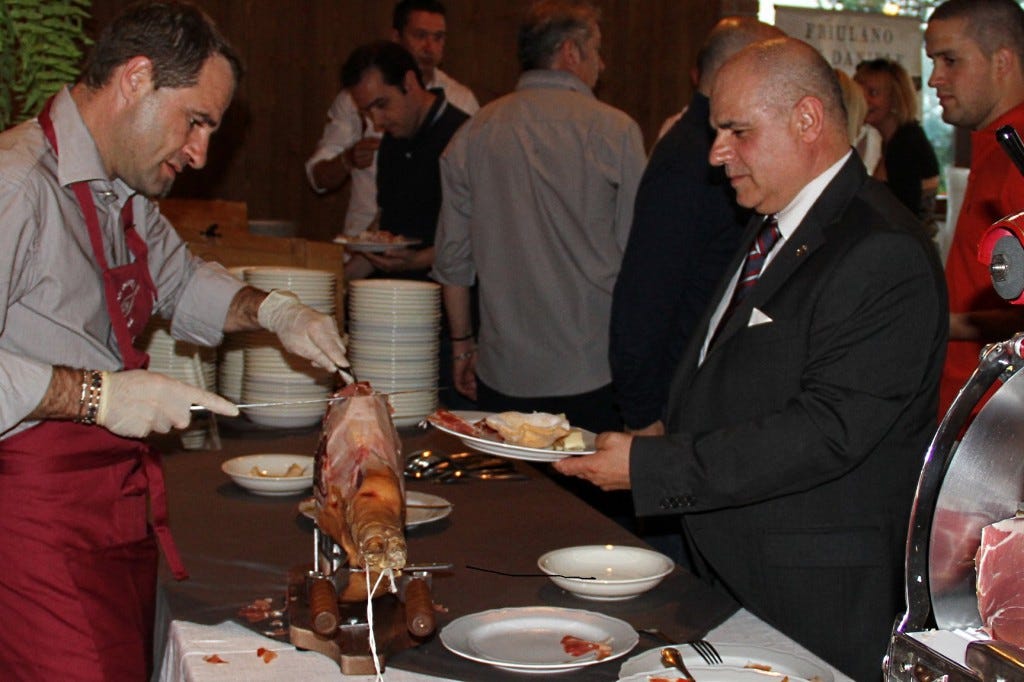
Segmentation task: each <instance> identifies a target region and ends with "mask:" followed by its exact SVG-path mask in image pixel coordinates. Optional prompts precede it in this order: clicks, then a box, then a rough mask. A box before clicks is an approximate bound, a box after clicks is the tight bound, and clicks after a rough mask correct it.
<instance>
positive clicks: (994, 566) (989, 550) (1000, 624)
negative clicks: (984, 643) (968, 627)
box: [975, 517, 1024, 647]
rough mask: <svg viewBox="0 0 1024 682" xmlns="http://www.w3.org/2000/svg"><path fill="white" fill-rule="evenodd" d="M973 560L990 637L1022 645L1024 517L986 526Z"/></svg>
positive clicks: (1023, 631)
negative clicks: (976, 569)
mask: <svg viewBox="0 0 1024 682" xmlns="http://www.w3.org/2000/svg"><path fill="white" fill-rule="evenodd" d="M975 561H976V563H977V568H978V613H979V614H980V615H981V620H982V622H983V623H984V625H985V629H986V630H988V633H989V634H990V635H991V636H992V638H993V639H998V640H1001V641H1003V642H1009V643H1010V644H1014V645H1016V646H1019V647H1024V591H1022V589H1021V586H1022V585H1024V518H1021V517H1014V518H1009V519H1004V520H1002V521H999V522H997V523H993V524H991V525H989V526H985V527H984V528H983V529H982V531H981V546H980V547H979V548H978V555H977V558H976V560H975Z"/></svg>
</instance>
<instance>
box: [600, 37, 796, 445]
mask: <svg viewBox="0 0 1024 682" xmlns="http://www.w3.org/2000/svg"><path fill="white" fill-rule="evenodd" d="M782 35H784V34H783V33H782V31H780V30H779V29H777V28H775V27H774V26H770V25H768V24H763V23H761V22H760V21H757V20H756V19H753V18H751V17H727V18H725V19H722V20H721V21H719V22H718V24H716V25H715V27H714V28H713V29H712V30H711V33H710V35H709V36H708V38H707V40H706V41H705V42H704V45H703V47H701V50H700V53H699V54H698V55H697V72H698V74H697V76H698V82H697V92H696V93H695V94H694V96H693V99H692V100H691V101H690V104H689V106H688V107H687V108H686V111H685V112H684V113H683V115H682V118H681V119H680V120H678V121H676V123H675V124H674V125H673V126H672V127H671V128H670V129H669V131H668V132H667V133H666V134H665V136H664V137H663V138H661V140H659V141H658V144H657V145H656V146H655V147H654V151H653V152H652V153H651V159H650V161H649V162H648V164H647V168H646V169H645V170H644V175H643V178H642V179H641V180H640V187H639V189H638V190H637V193H636V203H635V208H634V209H633V228H632V230H631V231H630V234H629V243H628V244H627V245H626V253H625V256H624V257H623V259H622V269H621V270H620V271H619V277H618V279H617V280H616V282H615V291H614V294H613V296H612V321H611V342H610V348H609V356H610V360H611V367H612V383H613V385H614V387H615V393H616V400H617V402H618V404H619V409H620V410H621V411H622V417H623V421H624V422H625V424H626V428H627V429H629V430H630V431H631V432H633V433H636V434H643V435H660V434H662V433H664V424H663V423H662V413H663V412H664V410H665V401H666V398H667V397H668V386H669V382H670V381H671V379H672V371H673V370H674V369H675V367H676V365H678V364H679V359H680V357H681V356H682V354H683V350H684V349H685V348H686V344H687V342H688V341H689V340H690V335H691V334H692V333H693V329H694V327H696V326H697V323H698V322H700V317H701V315H703V314H704V308H705V307H707V304H708V300H709V299H710V297H711V294H712V293H714V290H715V285H716V284H718V280H719V279H721V277H722V273H723V272H724V270H725V266H726V265H728V263H729V261H730V260H731V259H732V255H733V253H734V252H735V251H736V247H737V246H738V245H739V241H740V236H741V235H742V234H743V228H744V226H745V225H746V224H747V220H748V219H749V218H750V212H749V211H748V210H746V209H744V208H743V207H741V206H738V205H737V204H736V193H735V192H734V191H733V190H732V187H730V186H729V179H728V178H726V177H725V173H724V172H723V171H722V169H721V168H715V167H713V166H711V164H709V163H708V152H709V151H710V150H711V143H712V142H713V141H714V139H715V131H714V130H713V129H712V128H711V122H710V121H709V117H710V100H709V99H708V98H709V97H710V96H711V87H712V84H713V83H714V79H715V74H717V73H718V68H719V67H720V66H721V65H722V64H723V63H724V62H725V60H726V59H728V58H729V57H731V56H732V55H734V54H736V53H737V52H738V51H740V50H741V49H742V48H744V47H746V46H747V45H749V44H751V43H754V42H757V41H759V40H767V39H768V38H777V37H781V36H782Z"/></svg>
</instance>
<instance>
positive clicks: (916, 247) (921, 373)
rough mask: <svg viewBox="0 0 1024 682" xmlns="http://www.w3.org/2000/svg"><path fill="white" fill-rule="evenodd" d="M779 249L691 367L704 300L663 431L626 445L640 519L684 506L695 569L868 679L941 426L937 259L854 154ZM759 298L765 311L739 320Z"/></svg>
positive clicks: (942, 304)
mask: <svg viewBox="0 0 1024 682" xmlns="http://www.w3.org/2000/svg"><path fill="white" fill-rule="evenodd" d="M753 222H754V223H758V221H753ZM758 228H759V223H758V224H752V225H751V227H750V228H749V229H748V231H747V234H746V236H745V238H744V240H743V244H744V246H743V247H742V248H741V251H740V253H737V255H736V257H735V259H734V260H733V263H732V265H731V266H730V268H729V269H727V272H728V273H732V272H735V270H736V269H738V268H739V265H740V262H741V261H742V259H743V257H744V252H745V251H746V250H747V248H749V244H750V243H751V242H752V240H753V238H754V236H755V234H756V231H757V229H758ZM780 249H781V250H780V251H779V252H778V253H777V254H776V256H775V258H774V260H773V261H772V262H771V263H770V264H769V266H768V267H767V269H766V270H765V271H764V273H763V274H762V276H761V279H760V280H759V281H758V282H757V283H756V284H755V286H754V288H753V289H752V290H751V292H750V293H749V295H748V296H747V297H746V299H745V300H744V301H743V303H742V304H740V305H739V307H738V308H737V309H736V310H735V312H734V313H733V315H732V316H731V317H730V318H729V321H728V322H727V323H726V325H725V327H724V328H723V330H722V331H721V333H720V334H719V338H718V339H717V340H716V342H715V345H714V346H712V347H711V348H710V349H709V351H708V354H707V357H706V358H705V361H704V363H703V364H702V365H701V366H700V367H698V365H697V361H698V356H699V352H700V347H701V344H702V343H703V340H704V337H705V334H706V332H707V327H708V321H709V318H710V316H711V313H712V312H713V310H708V311H707V313H706V314H705V317H704V320H703V321H702V323H701V324H700V326H699V327H698V329H697V331H696V332H695V334H694V337H693V340H692V341H691V343H690V345H689V347H688V349H687V351H686V353H685V355H684V357H683V360H682V362H681V364H680V366H679V368H678V370H677V372H676V376H675V379H674V381H673V384H672V389H671V391H670V395H669V404H668V407H667V417H666V426H667V429H668V431H667V432H668V433H669V434H670V435H668V436H666V437H661V438H637V439H635V440H634V442H633V446H632V451H631V457H630V474H631V479H632V486H633V498H634V503H635V505H636V510H637V512H638V514H640V515H642V516H643V515H659V514H670V513H673V514H674V513H679V512H683V513H684V514H685V516H684V522H683V526H684V533H685V535H686V537H687V540H688V542H689V546H690V549H691V551H692V552H693V559H694V563H695V566H694V567H695V569H696V570H697V572H698V573H699V574H701V575H703V576H705V577H707V578H708V579H710V580H712V581H713V582H716V583H717V584H718V585H720V586H722V587H723V588H724V589H726V590H728V591H729V592H730V593H731V594H732V595H733V596H734V597H735V598H737V599H738V600H739V601H740V603H742V604H743V605H744V606H745V607H746V608H748V609H749V610H750V611H752V612H753V613H755V614H757V615H758V616H760V617H761V618H763V619H764V620H766V621H768V622H769V623H771V624H773V625H775V626H776V627H778V628H779V629H780V630H782V631H783V632H785V633H787V634H788V635H790V636H791V637H793V638H794V639H796V640H797V641H799V642H801V643H803V644H804V645H805V646H807V647H808V648H810V649H811V650H813V651H815V652H816V653H818V654H820V655H822V656H823V657H824V658H826V659H827V660H829V661H830V662H832V663H833V664H834V665H836V666H837V667H839V668H840V669H842V670H844V671H845V672H847V674H849V675H851V676H853V677H854V678H855V679H858V680H875V679H878V677H879V669H880V665H881V658H882V655H883V654H884V650H885V646H886V642H887V639H888V635H889V630H890V628H891V626H892V624H893V620H894V618H895V617H896V615H897V614H898V612H899V611H900V610H901V607H902V601H903V600H902V586H903V577H902V567H903V557H904V542H905V538H906V531H907V517H908V511H909V506H910V504H911V501H912V498H913V494H914V487H915V483H916V480H917V475H918V472H919V471H920V467H921V464H922V457H923V454H924V452H925V449H926V446H927V444H928V441H929V439H930V438H931V435H932V432H933V431H934V428H935V406H936V400H937V389H938V380H939V373H940V371H941V368H942V362H943V354H944V349H945V344H946V335H947V328H948V319H947V312H946V293H945V286H944V280H943V276H942V270H941V266H940V265H939V262H938V259H937V257H936V253H935V249H934V248H933V247H932V246H931V244H930V243H928V242H927V240H926V238H925V237H924V236H923V235H922V234H921V232H920V227H919V224H918V222H917V221H916V220H915V218H914V217H913V216H912V215H911V214H910V213H909V212H908V211H907V210H906V209H905V208H904V207H903V206H902V205H900V204H899V202H898V201H897V200H896V199H895V198H894V197H893V196H892V194H891V193H890V192H889V191H888V190H887V189H886V188H885V187H884V186H883V185H881V184H879V183H877V182H875V181H874V180H871V179H869V178H868V177H867V176H866V174H865V172H864V169H863V166H862V164H861V162H860V159H858V158H857V157H856V155H853V156H851V157H850V159H849V160H848V161H847V162H846V164H845V165H844V166H843V167H842V169H841V170H840V172H839V174H838V175H837V176H836V177H835V178H834V179H833V181H832V182H831V183H830V184H829V185H828V187H827V188H826V189H825V191H824V192H823V193H822V195H821V196H820V197H819V198H818V200H817V202H816V203H815V204H814V206H813V207H812V208H811V210H810V212H809V213H808V214H807V216H806V217H805V219H804V220H803V222H802V223H801V224H800V226H799V227H798V228H797V230H796V232H794V234H793V235H792V236H791V237H790V239H788V240H787V241H786V242H785V243H784V244H783V245H782V246H781V247H780ZM725 279H726V280H728V277H726V278H725ZM727 283H728V282H727V281H726V282H722V283H721V284H720V285H719V290H718V292H717V293H716V294H715V296H714V297H713V298H712V301H718V300H719V299H721V297H722V295H723V290H724V288H725V287H726V285H727ZM711 307H712V308H713V306H711ZM755 307H756V308H757V309H758V310H760V311H761V312H762V313H764V314H765V315H767V316H768V317H769V318H771V322H769V323H764V324H758V325H754V326H748V321H749V320H750V317H751V312H752V310H753V309H754V308H755Z"/></svg>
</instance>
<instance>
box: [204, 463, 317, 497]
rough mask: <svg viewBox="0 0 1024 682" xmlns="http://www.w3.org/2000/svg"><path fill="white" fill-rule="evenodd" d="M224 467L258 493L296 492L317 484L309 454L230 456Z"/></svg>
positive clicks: (248, 488) (251, 490) (234, 478)
mask: <svg viewBox="0 0 1024 682" xmlns="http://www.w3.org/2000/svg"><path fill="white" fill-rule="evenodd" d="M220 468H221V471H223V472H224V473H225V474H227V475H228V476H230V477H231V480H232V481H234V482H235V483H236V484H238V485H239V486H241V487H242V488H245V489H246V490H248V491H249V492H251V493H255V494H256V495H271V496H281V495H294V494H296V493H300V492H302V491H303V490H306V489H308V488H309V487H310V486H312V485H313V458H312V457H308V456H306V455H288V454H264V455H245V456H242V457H235V458H233V459H229V460H228V461H226V462H224V463H223V464H221V465H220Z"/></svg>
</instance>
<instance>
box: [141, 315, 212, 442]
mask: <svg viewBox="0 0 1024 682" xmlns="http://www.w3.org/2000/svg"><path fill="white" fill-rule="evenodd" d="M170 327H171V325H170V322H168V321H167V320H163V319H160V318H156V317H154V318H153V319H151V320H150V322H149V326H148V327H147V328H146V331H145V332H144V333H143V334H142V336H141V337H140V338H139V339H138V342H137V345H138V347H139V348H141V349H142V350H144V351H145V352H146V353H149V370H150V371H152V372H159V373H160V374H166V375H167V376H169V377H171V378H172V379H177V380H178V381H180V382H182V383H186V384H191V385H192V386H198V387H200V388H202V389H204V390H207V391H214V392H216V390H217V361H216V351H214V350H213V349H212V348H206V347H204V346H197V345H195V344H192V343H186V342H185V341H178V340H176V339H174V338H173V337H172V336H171V333H170ZM205 440H206V427H205V426H195V427H192V428H189V429H187V430H185V431H183V432H182V433H181V442H182V445H184V447H185V448H186V449H190V450H194V449H199V448H201V447H203V443H204V441H205Z"/></svg>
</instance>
